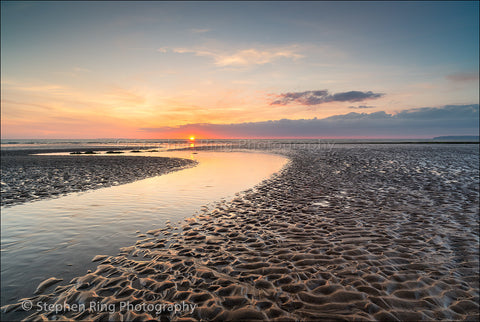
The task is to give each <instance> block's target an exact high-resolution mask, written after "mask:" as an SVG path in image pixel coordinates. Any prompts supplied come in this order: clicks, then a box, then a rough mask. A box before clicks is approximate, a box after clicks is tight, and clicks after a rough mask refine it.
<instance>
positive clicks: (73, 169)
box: [1, 150, 195, 206]
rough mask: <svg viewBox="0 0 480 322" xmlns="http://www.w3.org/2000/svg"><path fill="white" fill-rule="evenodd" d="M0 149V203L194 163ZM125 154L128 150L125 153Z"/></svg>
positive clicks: (87, 187) (119, 181)
mask: <svg viewBox="0 0 480 322" xmlns="http://www.w3.org/2000/svg"><path fill="white" fill-rule="evenodd" d="M35 152H42V153H48V152H58V151H56V150H52V151H48V150H41V151H28V150H27V151H25V150H23V151H22V150H20V151H2V165H1V169H2V172H1V173H2V181H1V192H2V198H1V206H6V205H15V204H21V203H24V202H27V201H32V200H40V199H45V198H51V197H56V196H61V195H65V194H67V193H72V192H80V191H86V190H92V189H98V188H105V187H111V186H115V185H120V184H125V183H129V182H133V181H136V180H140V179H145V178H149V177H154V176H158V175H162V174H166V173H168V172H171V171H177V170H181V169H183V168H185V167H189V166H194V165H195V162H193V161H192V160H186V159H179V158H158V157H135V156H128V155H123V154H121V155H119V156H115V157H109V156H105V155H103V156H102V155H94V156H91V155H72V156H58V155H57V156H48V155H29V154H28V153H35ZM127 154H128V153H127Z"/></svg>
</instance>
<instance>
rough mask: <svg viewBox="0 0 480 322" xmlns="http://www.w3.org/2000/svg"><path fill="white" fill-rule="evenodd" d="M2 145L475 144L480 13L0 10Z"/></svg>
mask: <svg viewBox="0 0 480 322" xmlns="http://www.w3.org/2000/svg"><path fill="white" fill-rule="evenodd" d="M1 6H2V7H1V9H2V16H1V18H2V20H1V125H2V128H1V136H2V138H4V139H6V138H8V139H22V138H148V139H151V138H188V137H189V135H196V136H197V137H198V138H202V137H203V138H243V137H245V138H246V137H259V138H263V137H265V138H268V137H339V138H341V137H350V138H352V137H405V138H414V137H418V138H424V137H432V136H439V135H478V115H479V107H478V102H479V91H478V87H479V77H478V68H479V50H478V48H479V34H478V29H479V16H478V12H479V8H478V2H444V1H441V2H404V3H400V2H389V1H386V2H376V1H374V2H150V1H149V2H128V1H118V2H115V1H113V2H106V1H105V2H93V1H86V2H80V1H75V2H66V1H63V2H61V1H55V2H33V1H32V2H17V1H16V2H2V4H1Z"/></svg>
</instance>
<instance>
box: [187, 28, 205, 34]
mask: <svg viewBox="0 0 480 322" xmlns="http://www.w3.org/2000/svg"><path fill="white" fill-rule="evenodd" d="M209 31H210V29H208V28H204V29H196V28H193V29H190V32H193V33H194V34H203V33H206V32H209Z"/></svg>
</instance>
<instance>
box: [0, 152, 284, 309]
mask: <svg viewBox="0 0 480 322" xmlns="http://www.w3.org/2000/svg"><path fill="white" fill-rule="evenodd" d="M142 155H146V156H166V157H181V158H189V159H193V160H197V161H198V162H199V164H198V165H197V166H196V167H193V168H189V169H185V170H181V171H178V172H173V173H170V174H167V175H163V176H159V177H154V178H149V179H144V180H140V181H136V182H133V183H129V184H125V185H121V186H115V187H110V188H104V189H99V190H94V191H88V192H82V193H74V194H70V195H68V196H64V197H61V198H57V199H49V200H41V201H36V202H31V203H27V204H21V205H17V206H13V207H2V219H1V222H2V225H1V232H2V236H1V245H2V248H1V257H2V268H1V280H2V305H4V304H7V303H10V302H13V301H15V300H16V299H19V298H22V297H26V296H31V295H32V292H33V291H34V290H35V287H36V286H37V285H38V284H39V282H41V281H42V280H44V279H46V278H49V277H51V276H56V277H58V278H63V279H64V283H68V282H69V281H70V279H71V278H73V277H74V276H77V275H79V274H84V273H85V272H86V270H87V269H91V268H94V267H95V266H96V263H92V262H91V259H92V258H93V257H94V256H95V255H97V254H106V255H115V254H117V253H118V250H119V248H120V247H124V246H130V245H132V244H134V243H135V241H136V240H137V239H138V238H137V236H138V234H139V233H137V231H139V232H141V233H145V232H146V231H148V230H151V229H155V228H160V227H163V226H164V225H165V223H166V221H167V220H170V221H171V222H172V224H173V226H175V223H176V222H178V221H180V220H182V219H183V218H186V217H189V216H191V215H193V214H194V213H195V212H199V211H200V210H201V206H202V205H205V204H208V203H212V202H215V201H219V200H221V199H222V198H230V197H233V196H234V195H235V193H237V192H240V191H242V190H246V189H249V188H251V187H253V186H254V185H255V184H257V183H259V182H261V181H262V180H263V179H266V178H267V177H269V176H271V175H272V174H273V173H275V172H277V171H279V170H280V169H281V168H282V167H283V166H284V165H285V164H286V162H287V160H286V158H284V157H281V156H278V155H273V154H265V153H253V152H229V153H226V152H198V153H196V154H193V153H192V152H191V151H175V152H158V153H143V154H142ZM72 157H79V156H72ZM80 157H92V156H80ZM93 157H94V156H93ZM112 157H115V156H112Z"/></svg>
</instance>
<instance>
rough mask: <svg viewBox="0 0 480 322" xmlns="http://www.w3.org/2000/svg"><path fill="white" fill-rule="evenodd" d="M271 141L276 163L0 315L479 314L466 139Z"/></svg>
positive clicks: (473, 182) (474, 156)
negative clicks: (256, 180) (282, 145)
mask: <svg viewBox="0 0 480 322" xmlns="http://www.w3.org/2000/svg"><path fill="white" fill-rule="evenodd" d="M276 152H277V153H281V154H282V155H285V156H287V157H288V158H289V159H290V162H289V164H288V166H286V167H285V168H284V169H283V170H282V171H281V173H278V174H276V175H274V176H273V177H271V178H269V179H268V180H266V181H263V182H262V183H260V184H259V185H257V186H255V187H254V188H252V189H249V190H247V191H244V192H242V193H240V194H239V195H238V196H237V197H235V198H234V199H231V200H225V201H221V202H218V203H217V204H216V205H215V207H213V208H212V207H210V208H208V209H207V208H204V209H202V211H201V213H200V214H197V215H195V216H190V218H187V219H186V220H184V221H183V222H182V223H179V224H178V223H167V224H166V225H165V226H164V227H162V228H160V229H152V230H150V231H146V232H144V235H143V237H142V238H139V240H138V241H137V242H136V243H135V244H134V245H119V248H120V252H119V253H118V255H117V256H102V254H98V256H95V257H94V258H92V260H93V261H94V262H95V263H98V266H97V267H96V269H94V270H92V271H89V272H87V273H86V274H84V275H81V276H78V277H75V278H74V279H72V280H71V281H69V282H68V283H64V284H63V285H59V284H58V283H59V282H61V281H60V280H59V279H61V277H60V276H56V277H52V278H51V279H48V280H46V281H44V282H43V283H41V284H40V285H39V287H38V289H37V291H36V294H35V295H32V297H30V298H28V299H26V300H24V301H19V302H18V303H13V304H9V305H6V306H4V307H3V308H2V312H3V314H4V317H5V318H7V319H8V318H9V317H10V318H12V317H16V316H22V317H25V316H27V320H37V319H38V320H40V319H48V320H54V319H61V318H67V319H74V320H109V319H110V320H115V321H120V320H126V321H132V320H149V319H153V320H174V321H195V320H206V321H211V320H214V321H228V320H230V321H237V320H281V321H287V320H291V321H298V320H300V321H302V320H304V321H310V320H334V321H335V320H392V321H395V320H400V321H412V320H467V321H471V320H478V318H479V317H478V313H479V305H478V302H479V273H478V272H479V259H478V258H479V257H478V256H479V244H478V243H479V233H478V229H479V219H478V209H479V208H478V207H479V204H478V202H479V187H478V182H479V177H478V166H479V165H478V160H479V151H478V146H477V145H471V144H469V145H462V144H455V145H453V144H452V145H450V144H438V145H429V144H415V145H410V144H395V145H392V144H372V145H370V144H351V145H348V144H345V145H336V146H334V147H333V146H332V147H330V148H329V149H316V148H315V146H314V145H312V146H309V147H303V148H298V149H291V150H282V151H276ZM100 158H101V157H100ZM105 158H106V157H105ZM108 158H109V159H110V157H108ZM115 158H116V157H115ZM122 158H123V157H122ZM145 159H148V158H145ZM166 161H168V160H166ZM108 162H111V161H108ZM135 162H137V161H135ZM145 162H149V161H145ZM152 162H154V161H152ZM130 164H132V163H130ZM184 165H185V164H181V161H175V167H179V166H184ZM2 171H3V169H2ZM2 176H3V172H2ZM2 200H3V199H2ZM186 216H187V217H188V216H189V214H186ZM25 303H30V304H31V306H30V307H28V305H27V307H25ZM125 303H127V304H125ZM49 305H50V306H49ZM55 305H56V306H55ZM175 305H178V309H177V307H176V306H175ZM22 306H23V307H22ZM36 308H39V309H36ZM170 308H171V309H170Z"/></svg>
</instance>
